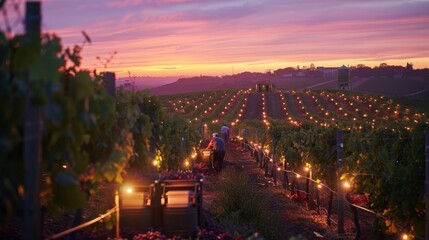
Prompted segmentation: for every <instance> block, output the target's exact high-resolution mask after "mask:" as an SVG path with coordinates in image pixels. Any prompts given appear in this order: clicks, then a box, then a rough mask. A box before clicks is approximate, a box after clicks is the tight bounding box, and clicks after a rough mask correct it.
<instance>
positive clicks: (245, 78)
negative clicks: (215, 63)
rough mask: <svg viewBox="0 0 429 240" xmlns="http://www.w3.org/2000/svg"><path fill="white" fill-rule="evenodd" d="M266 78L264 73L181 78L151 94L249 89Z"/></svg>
mask: <svg viewBox="0 0 429 240" xmlns="http://www.w3.org/2000/svg"><path fill="white" fill-rule="evenodd" d="M265 76H266V75H265V74H263V73H250V72H244V73H240V74H236V75H228V76H222V77H213V76H200V77H192V78H181V79H179V80H177V81H176V82H173V83H169V84H166V85H163V86H160V87H155V88H152V89H151V93H152V94H154V95H168V94H177V93H187V92H200V91H209V90H217V89H231V88H248V87H254V86H255V84H256V82H257V81H260V80H262V79H264V77H265Z"/></svg>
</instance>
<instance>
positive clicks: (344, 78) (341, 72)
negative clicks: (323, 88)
mask: <svg viewBox="0 0 429 240" xmlns="http://www.w3.org/2000/svg"><path fill="white" fill-rule="evenodd" d="M337 84H338V85H337V86H338V89H340V90H348V91H350V90H351V84H350V69H349V68H348V67H346V66H344V65H343V66H341V67H340V68H338V83H337Z"/></svg>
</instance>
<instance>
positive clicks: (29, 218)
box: [23, 1, 42, 240]
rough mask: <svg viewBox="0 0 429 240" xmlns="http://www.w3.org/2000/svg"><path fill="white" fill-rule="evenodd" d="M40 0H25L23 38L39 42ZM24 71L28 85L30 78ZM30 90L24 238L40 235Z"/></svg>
mask: <svg viewBox="0 0 429 240" xmlns="http://www.w3.org/2000/svg"><path fill="white" fill-rule="evenodd" d="M41 18H42V16H41V3H40V2H35V1H34V2H26V10H25V32H26V41H27V43H30V42H31V41H39V42H40V32H41V27H40V22H41ZM28 76H29V73H28V71H27V76H26V80H27V84H28V85H29V89H32V88H31V84H33V83H32V82H30V81H31V80H30V79H29V77H28ZM31 98H32V96H31V93H30V94H29V95H28V97H27V102H26V104H25V113H24V114H25V115H24V168H25V182H24V183H25V193H24V206H23V219H24V223H23V239H25V240H30V239H41V238H42V235H41V215H40V199H39V192H40V172H41V170H40V168H41V167H40V165H41V160H42V145H41V141H42V119H41V115H40V109H39V108H38V107H37V106H34V105H33V103H32V101H31Z"/></svg>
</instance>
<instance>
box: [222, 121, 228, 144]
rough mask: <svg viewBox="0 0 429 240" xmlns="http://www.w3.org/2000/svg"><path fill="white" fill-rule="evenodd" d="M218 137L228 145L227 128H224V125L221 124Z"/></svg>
mask: <svg viewBox="0 0 429 240" xmlns="http://www.w3.org/2000/svg"><path fill="white" fill-rule="evenodd" d="M220 135H221V136H222V139H223V141H224V142H225V143H228V139H229V127H227V126H226V124H223V125H222V127H221V128H220Z"/></svg>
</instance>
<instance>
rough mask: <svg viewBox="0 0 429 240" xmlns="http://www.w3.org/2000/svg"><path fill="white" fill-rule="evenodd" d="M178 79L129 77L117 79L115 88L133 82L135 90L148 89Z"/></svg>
mask: <svg viewBox="0 0 429 240" xmlns="http://www.w3.org/2000/svg"><path fill="white" fill-rule="evenodd" d="M177 79H179V77H150V76H131V77H123V78H118V79H117V80H116V86H118V87H119V86H123V85H126V83H130V82H134V86H135V90H143V89H150V88H154V87H159V86H162V85H165V84H169V83H172V82H174V81H177Z"/></svg>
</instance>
